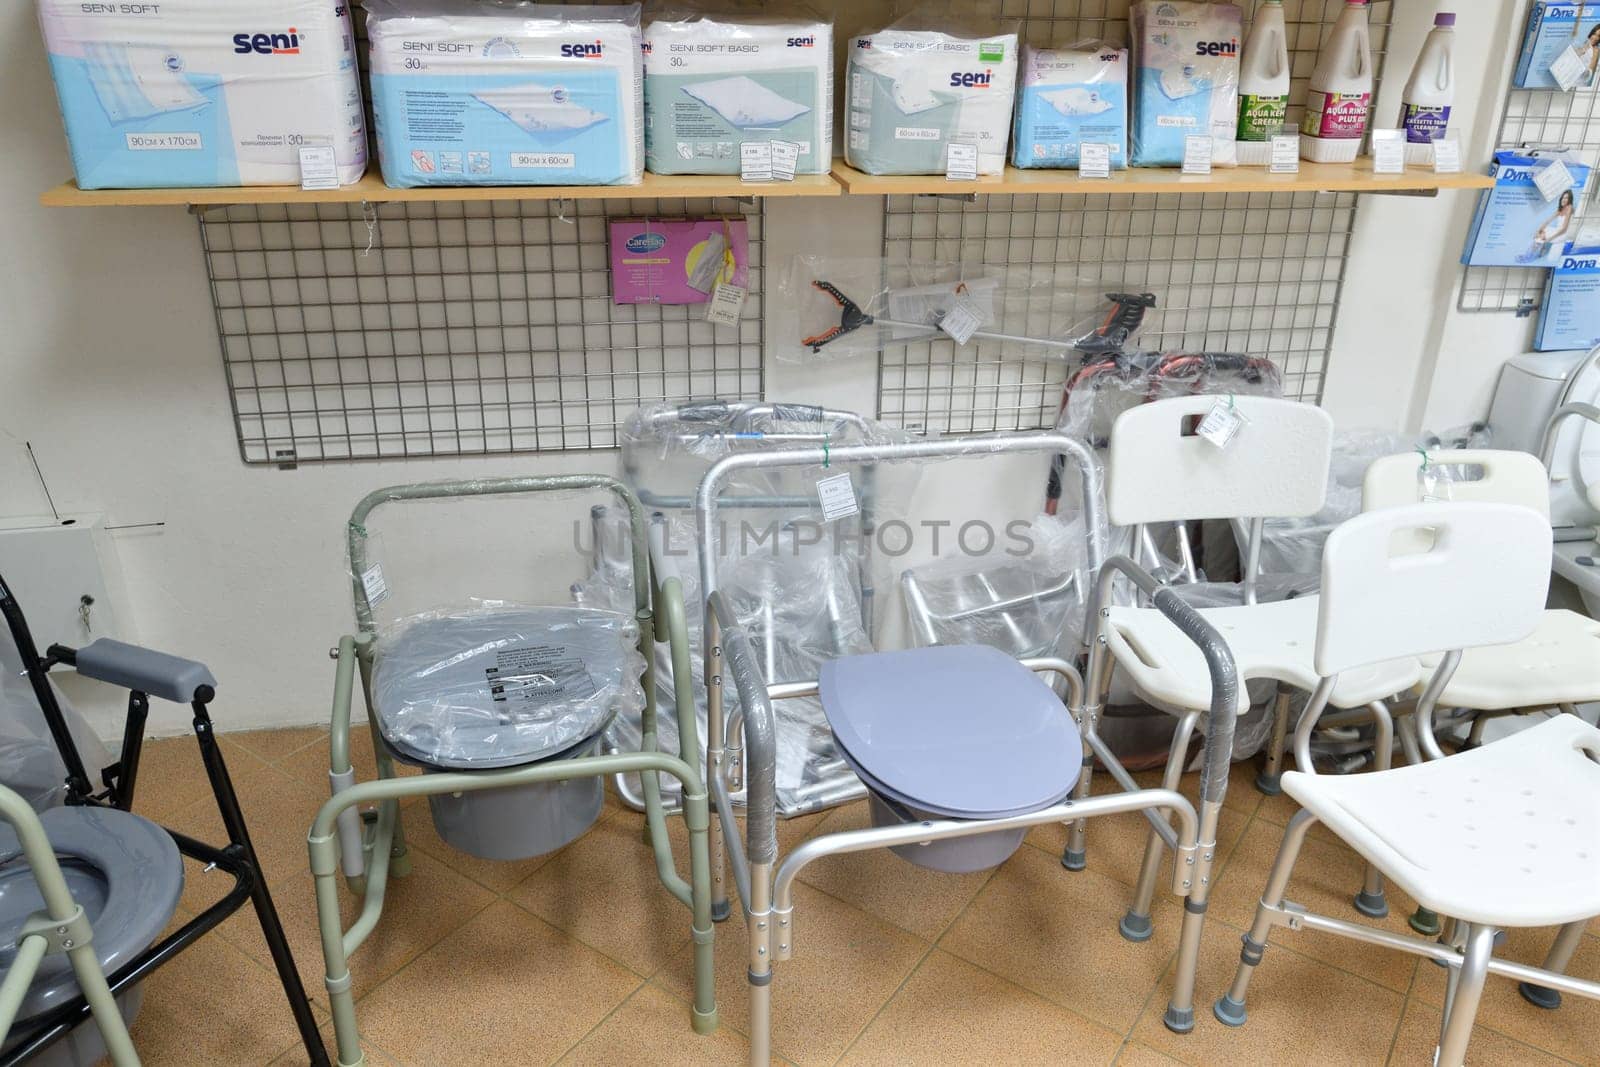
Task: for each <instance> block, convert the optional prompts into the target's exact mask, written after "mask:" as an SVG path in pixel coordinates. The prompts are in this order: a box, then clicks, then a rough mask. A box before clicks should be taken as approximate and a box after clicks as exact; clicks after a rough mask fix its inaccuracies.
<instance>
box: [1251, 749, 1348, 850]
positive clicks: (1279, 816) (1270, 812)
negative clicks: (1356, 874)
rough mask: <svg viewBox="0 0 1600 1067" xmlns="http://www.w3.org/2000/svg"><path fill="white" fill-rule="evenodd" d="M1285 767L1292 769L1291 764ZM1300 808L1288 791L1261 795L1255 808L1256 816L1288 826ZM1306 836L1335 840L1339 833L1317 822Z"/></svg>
mask: <svg viewBox="0 0 1600 1067" xmlns="http://www.w3.org/2000/svg"><path fill="white" fill-rule="evenodd" d="M1285 769H1292V764H1290V765H1286V767H1285ZM1299 810H1300V805H1299V803H1298V802H1297V801H1296V800H1295V799H1294V797H1291V796H1290V795H1289V794H1288V793H1279V794H1278V795H1277V796H1275V797H1262V798H1261V806H1260V807H1258V808H1256V818H1257V819H1260V820H1263V821H1265V822H1269V823H1271V824H1272V825H1274V826H1288V825H1289V820H1290V819H1292V818H1294V817H1295V814H1296V813H1297V812H1298V811H1299ZM1306 836H1307V837H1308V838H1310V839H1311V840H1313V841H1337V840H1339V835H1337V834H1335V833H1334V832H1333V831H1332V830H1330V829H1328V827H1327V824H1326V823H1321V822H1319V823H1317V825H1315V826H1313V827H1312V828H1311V829H1310V830H1309V831H1307V833H1306Z"/></svg>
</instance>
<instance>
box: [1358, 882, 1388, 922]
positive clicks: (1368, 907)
mask: <svg viewBox="0 0 1600 1067" xmlns="http://www.w3.org/2000/svg"><path fill="white" fill-rule="evenodd" d="M1355 906H1356V910H1357V911H1359V912H1360V913H1361V914H1363V915H1365V916H1366V917H1367V918H1369V919H1382V918H1384V917H1386V916H1387V915H1388V914H1389V902H1388V901H1387V900H1385V899H1384V897H1383V894H1382V893H1381V892H1379V893H1373V894H1370V895H1369V894H1368V893H1367V891H1366V890H1365V889H1363V890H1362V891H1361V892H1359V893H1357V894H1356V899H1355Z"/></svg>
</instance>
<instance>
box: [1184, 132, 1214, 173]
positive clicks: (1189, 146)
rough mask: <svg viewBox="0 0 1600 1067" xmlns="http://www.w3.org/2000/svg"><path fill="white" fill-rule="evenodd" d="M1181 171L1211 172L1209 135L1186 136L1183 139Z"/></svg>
mask: <svg viewBox="0 0 1600 1067" xmlns="http://www.w3.org/2000/svg"><path fill="white" fill-rule="evenodd" d="M1183 173H1185V174H1210V173H1211V135H1210V134H1204V135H1202V136H1198V137H1196V136H1193V135H1191V136H1188V137H1185V138H1184V139H1183Z"/></svg>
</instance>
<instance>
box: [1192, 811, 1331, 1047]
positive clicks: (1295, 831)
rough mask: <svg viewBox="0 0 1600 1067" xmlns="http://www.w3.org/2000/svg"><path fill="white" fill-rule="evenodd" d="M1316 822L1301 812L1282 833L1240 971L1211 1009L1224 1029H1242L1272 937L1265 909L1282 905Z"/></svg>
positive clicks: (1245, 946)
mask: <svg viewBox="0 0 1600 1067" xmlns="http://www.w3.org/2000/svg"><path fill="white" fill-rule="evenodd" d="M1316 821H1317V817H1316V816H1315V815H1313V814H1311V813H1310V812H1309V811H1306V810H1304V809H1302V810H1301V811H1299V812H1297V813H1296V814H1295V816H1294V818H1292V819H1290V820H1289V827H1288V829H1286V830H1284V832H1283V844H1281V845H1279V846H1278V858H1277V860H1276V861H1275V862H1274V863H1273V865H1272V873H1271V874H1270V875H1268V876H1267V887H1266V889H1265V891H1263V892H1262V894H1261V903H1260V904H1259V905H1258V906H1257V907H1256V919H1255V923H1254V925H1252V926H1251V927H1250V932H1249V933H1248V934H1245V935H1244V937H1243V938H1242V940H1243V941H1244V948H1243V949H1241V950H1240V951H1239V969H1238V971H1236V972H1234V976H1233V985H1231V986H1229V987H1228V991H1227V992H1226V993H1224V994H1223V995H1222V997H1221V998H1220V999H1219V1000H1218V1001H1217V1003H1216V1004H1215V1005H1214V1006H1213V1007H1212V1009H1211V1013H1212V1014H1213V1015H1215V1016H1216V1017H1217V1021H1219V1022H1221V1023H1224V1024H1225V1025H1227V1026H1243V1025H1244V1021H1245V1010H1244V998H1245V993H1246V992H1247V991H1248V990H1249V988H1250V976H1251V975H1252V974H1254V973H1255V969H1256V965H1257V964H1259V963H1260V962H1261V958H1262V956H1263V955H1265V954H1266V951H1267V936H1268V935H1269V934H1271V933H1272V916H1271V914H1270V913H1269V911H1268V909H1269V908H1276V907H1278V906H1279V905H1280V904H1282V903H1283V896H1284V893H1285V892H1287V891H1288V888H1289V875H1290V874H1291V873H1293V871H1294V863H1295V860H1296V859H1298V858H1299V856H1300V846H1301V845H1303V844H1305V840H1306V831H1308V830H1310V829H1311V827H1312V826H1313V825H1314V824H1315V823H1316Z"/></svg>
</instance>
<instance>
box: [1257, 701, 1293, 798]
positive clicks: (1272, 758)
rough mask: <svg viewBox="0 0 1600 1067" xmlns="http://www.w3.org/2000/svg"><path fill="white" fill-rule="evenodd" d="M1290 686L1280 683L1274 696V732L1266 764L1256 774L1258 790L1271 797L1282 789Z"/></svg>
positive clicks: (1268, 745) (1268, 739)
mask: <svg viewBox="0 0 1600 1067" xmlns="http://www.w3.org/2000/svg"><path fill="white" fill-rule="evenodd" d="M1289 694H1290V689H1289V687H1288V686H1286V685H1283V684H1282V683H1280V684H1279V685H1278V690H1277V692H1276V693H1274V694H1273V696H1272V733H1271V734H1270V735H1269V736H1268V738H1267V749H1266V765H1265V766H1263V767H1262V769H1261V771H1260V773H1258V774H1257V775H1256V790H1257V791H1258V792H1260V793H1263V794H1265V795H1267V796H1269V797H1275V796H1277V795H1278V794H1279V793H1280V792H1281V791H1282V790H1281V788H1280V787H1279V785H1278V781H1279V779H1280V778H1282V777H1283V745H1284V741H1285V740H1286V739H1287V738H1288V735H1289Z"/></svg>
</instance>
